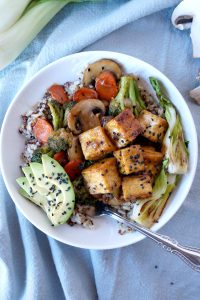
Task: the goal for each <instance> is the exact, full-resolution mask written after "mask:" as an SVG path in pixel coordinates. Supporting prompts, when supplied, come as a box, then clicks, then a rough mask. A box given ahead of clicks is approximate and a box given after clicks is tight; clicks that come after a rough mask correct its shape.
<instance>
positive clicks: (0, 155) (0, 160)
mask: <svg viewBox="0 0 200 300" xmlns="http://www.w3.org/2000/svg"><path fill="white" fill-rule="evenodd" d="M93 53H94V54H99V55H100V56H101V55H102V57H103V56H104V57H106V55H109V56H112V54H113V55H120V56H124V58H126V57H127V58H129V59H135V60H137V61H138V62H142V63H143V64H145V65H146V66H147V67H148V68H149V67H150V68H151V69H153V70H155V71H156V72H159V73H160V74H161V75H162V76H164V78H165V80H167V81H168V82H169V83H170V84H171V85H173V88H174V89H175V90H176V92H178V93H179V95H180V96H181V98H182V100H183V101H184V102H185V105H186V106H187V108H188V112H189V114H190V117H191V121H192V122H191V123H190V126H191V127H192V128H191V129H192V132H193V135H194V137H193V138H194V144H195V151H194V153H195V155H194V157H193V168H192V169H191V174H190V177H189V178H188V180H189V184H188V186H187V190H185V194H184V197H183V200H182V202H181V203H180V204H179V205H178V206H177V207H176V210H174V211H173V212H172V213H171V216H170V218H169V219H168V220H165V221H164V222H163V224H162V225H161V226H158V228H156V230H155V229H154V228H152V231H155V232H156V231H158V230H160V229H161V228H162V227H163V226H164V225H166V224H167V223H168V222H169V221H170V220H171V219H172V218H173V217H174V215H175V214H176V213H177V212H178V210H179V209H180V207H181V205H182V204H183V202H184V201H185V199H186V197H187V195H188V193H189V191H190V188H191V186H192V183H193V180H194V176H195V173H196V169H197V162H198V138H197V131H196V127H195V123H194V119H193V116H192V114H191V111H190V109H189V107H188V105H187V102H186V101H185V99H184V98H183V96H182V95H181V93H180V92H179V90H178V89H177V88H176V86H175V85H174V83H173V82H172V81H171V80H170V79H169V78H168V77H167V76H166V75H165V74H164V73H163V72H161V71H160V70H159V69H157V68H155V67H154V66H153V65H151V64H149V63H147V62H145V61H144V60H141V59H139V58H137V57H134V56H132V55H127V54H124V53H120V52H115V51H101V50H100V51H98V50H97V51H83V52H77V53H74V54H71V55H67V56H64V57H62V58H60V59H57V60H55V61H53V62H52V63H50V64H48V65H46V66H44V67H43V68H42V69H40V70H39V71H38V72H36V73H35V74H34V75H33V76H31V78H30V79H28V80H27V81H25V83H24V84H23V85H22V87H21V88H20V89H19V91H18V92H17V93H16V95H15V97H14V98H13V100H12V101H11V103H10V104H9V106H8V109H7V111H6V114H5V116H4V119H3V123H2V128H1V134H0V166H1V173H2V177H3V180H4V183H5V186H6V188H7V190H8V193H9V195H10V197H11V199H12V200H13V202H14V204H15V205H16V207H17V208H18V209H19V211H20V212H21V213H22V215H23V216H24V217H25V218H26V219H27V220H29V222H30V223H31V224H33V225H34V226H35V227H36V228H38V229H39V230H40V231H42V232H43V233H45V234H46V235H47V236H50V237H52V238H54V239H55V240H57V241H60V242H62V243H64V244H67V245H71V246H75V247H78V248H83V249H93V250H106V249H115V248H121V247H125V246H128V245H132V244H135V243H137V242H139V241H141V240H143V239H144V238H145V236H143V235H142V234H139V235H138V237H137V238H135V240H133V241H131V240H130V241H129V242H126V243H121V244H120V245H118V246H108V247H105V246H102V247H100V246H98V247H95V246H89V247H86V246H83V245H80V244H78V243H74V242H70V241H69V242H66V241H65V240H64V239H62V238H59V237H57V236H56V235H54V234H52V233H49V232H48V230H46V229H43V228H41V227H42V226H39V225H38V224H37V223H35V222H33V221H32V220H30V219H29V217H28V216H27V215H26V213H25V212H24V210H23V207H22V206H20V205H19V203H18V202H17V201H15V200H14V199H15V195H14V193H13V191H12V189H11V187H10V184H9V180H8V179H7V178H6V173H5V166H4V159H3V151H2V142H3V137H4V134H5V130H6V128H5V125H6V123H7V122H6V121H7V119H8V117H9V114H10V111H11V110H12V107H13V106H14V105H15V103H16V102H17V101H18V98H19V96H20V94H21V93H22V92H23V90H24V89H25V87H26V86H27V85H29V84H31V83H32V82H33V81H34V80H35V78H37V77H38V76H39V75H41V74H42V73H43V72H48V69H50V68H51V67H52V66H54V65H56V64H59V63H62V61H65V60H66V59H70V58H73V57H74V56H81V55H82V54H85V55H87V54H93Z"/></svg>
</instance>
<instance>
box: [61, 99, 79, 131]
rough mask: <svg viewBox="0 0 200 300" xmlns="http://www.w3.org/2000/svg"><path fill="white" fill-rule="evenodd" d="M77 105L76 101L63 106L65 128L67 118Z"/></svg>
mask: <svg viewBox="0 0 200 300" xmlns="http://www.w3.org/2000/svg"><path fill="white" fill-rule="evenodd" d="M76 104H77V102H76V101H70V102H66V103H64V104H63V108H64V119H63V126H64V127H67V118H68V114H69V112H70V110H71V109H72V108H73V107H74V106H75V105H76Z"/></svg>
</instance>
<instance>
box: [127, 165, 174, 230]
mask: <svg viewBox="0 0 200 300" xmlns="http://www.w3.org/2000/svg"><path fill="white" fill-rule="evenodd" d="M176 181H177V176H176V175H170V174H168V173H166V170H165V166H164V164H163V167H162V170H161V172H160V174H159V175H158V176H157V178H156V181H155V185H154V187H153V192H152V196H151V197H149V198H147V199H144V200H137V201H136V202H135V204H134V206H133V210H132V211H131V213H130V214H129V218H130V219H132V220H134V221H136V222H138V223H140V224H142V225H144V226H145V227H148V228H150V227H151V226H152V225H153V224H154V223H155V222H157V220H158V219H159V217H160V215H161V214H162V212H163V209H164V208H165V205H166V203H167V200H168V198H169V196H170V194H171V192H172V191H173V189H174V188H175V186H176Z"/></svg>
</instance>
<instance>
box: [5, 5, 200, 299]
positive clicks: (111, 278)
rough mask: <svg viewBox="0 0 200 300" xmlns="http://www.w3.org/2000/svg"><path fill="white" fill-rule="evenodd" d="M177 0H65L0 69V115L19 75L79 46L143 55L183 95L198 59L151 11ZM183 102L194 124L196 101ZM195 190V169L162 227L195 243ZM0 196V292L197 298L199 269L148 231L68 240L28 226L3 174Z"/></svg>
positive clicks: (166, 19)
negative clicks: (92, 244) (80, 0)
mask: <svg viewBox="0 0 200 300" xmlns="http://www.w3.org/2000/svg"><path fill="white" fill-rule="evenodd" d="M178 2H179V1H176V0H170V1H163V0H149V1H145V0H140V1H139V0H132V1H107V2H104V3H98V4H91V3H84V4H80V5H75V4H70V5H68V6H66V7H65V9H63V11H61V12H60V13H59V14H58V15H57V16H56V18H54V19H53V20H52V22H51V23H50V24H49V25H48V26H47V27H46V28H45V29H44V30H43V31H42V32H41V33H40V34H39V35H38V36H37V38H36V39H35V40H34V41H33V42H32V43H31V45H30V46H29V47H28V48H27V49H26V50H25V51H24V52H23V54H22V55H21V56H20V57H19V58H18V59H17V60H16V61H15V62H14V63H13V64H11V65H10V66H9V67H8V68H6V69H5V70H4V71H2V72H1V73H0V95H1V107H0V112H1V122H2V120H3V117H4V114H5V111H6V109H7V107H8V105H9V103H10V101H11V100H12V98H13V96H14V95H15V93H16V91H17V90H18V89H19V88H20V87H21V85H22V83H24V81H25V80H26V79H28V78H29V77H30V76H31V75H32V74H34V73H35V72H36V71H37V70H39V69H40V68H41V67H43V66H44V65H46V64H48V63H49V62H51V61H53V60H55V59H57V58H59V57H62V56H64V55H67V54H70V53H73V52H77V51H81V50H113V51H119V52H124V53H128V54H131V55H133V56H136V57H139V58H141V59H144V60H145V61H147V62H149V63H151V64H153V65H154V66H156V67H157V68H158V69H160V70H161V71H163V72H164V73H165V74H166V75H167V76H168V77H169V78H170V79H172V81H173V82H174V83H175V85H176V86H177V87H178V88H179V90H180V91H181V92H182V94H183V95H184V96H185V98H186V99H188V96H187V93H188V90H189V89H191V88H193V87H194V85H195V80H194V77H195V75H196V74H197V71H198V68H199V67H200V60H193V59H192V49H191V43H190V40H189V36H188V33H187V32H179V31H178V30H175V29H174V28H173V27H172V25H171V24H170V15H171V12H172V10H171V9H167V10H164V11H162V12H159V13H156V14H153V15H150V14H151V13H154V12H158V11H160V10H161V9H164V8H168V7H170V6H172V5H175V4H177V3H178ZM148 15H149V16H148ZM144 16H145V18H142V19H140V18H141V17H144ZM137 19H140V20H137ZM135 20H137V21H135ZM133 21H135V22H133ZM128 23H130V24H129V25H126V24H128ZM124 25H126V26H124ZM122 26H123V27H122ZM117 29H118V30H117ZM111 32H112V33H111ZM108 34H109V35H108ZM188 104H189V106H190V109H191V111H192V113H193V116H194V119H195V122H196V125H197V128H198V132H199V131H200V121H199V120H200V118H199V107H198V106H197V105H195V104H194V103H192V102H189V101H188ZM199 133H200V132H199ZM197 174H198V173H197ZM199 192H200V188H199V179H198V176H197V177H196V178H195V181H194V184H193V187H192V189H191V191H190V194H189V196H188V198H187V200H186V202H185V203H184V205H183V206H182V207H181V209H180V210H179V212H178V213H177V214H176V216H175V217H174V218H173V219H172V220H171V221H170V222H169V223H168V224H167V225H166V226H165V227H164V228H162V230H161V231H162V233H164V234H168V235H171V236H174V237H175V238H177V239H178V240H179V241H182V242H183V243H188V244H190V245H194V246H199V247H200V242H199V230H198V228H200V218H199V213H200V208H199V207H198V203H199V201H198V195H199ZM0 199H1V201H0V299H2V300H4V299H6V300H7V299H9V300H10V299H30V300H31V299H34V300H35V299H39V300H40V299H42V300H43V299H48V300H51V299H59V300H60V299H69V300H79V299H81V300H90V299H91V300H93V299H98V298H99V299H103V300H112V299H117V300H118V299H119V300H121V299H123V300H124V299H128V300H129V299H137V300H145V299H147V300H157V299H158V300H160V299H164V300H168V299H170V300H171V299H175V300H176V299H177V300H179V299H183V300H184V299H189V300H196V299H198V298H199V290H200V285H199V274H196V273H194V272H193V271H191V270H190V269H189V268H188V267H187V266H185V265H184V264H183V263H182V262H180V261H179V260H178V259H176V258H175V257H173V256H170V255H169V254H167V253H164V252H163V251H162V250H160V249H158V247H156V246H155V245H154V244H153V243H152V242H151V241H148V240H147V239H146V240H144V241H142V242H140V243H137V244H135V245H132V246H129V247H125V248H122V249H115V250H107V251H94V250H92V251H88V250H81V249H78V248H73V247H70V246H67V245H64V244H62V243H60V242H57V241H55V240H53V239H52V238H49V237H47V236H46V235H44V234H43V233H41V232H40V231H38V230H37V229H36V228H35V227H34V226H32V225H31V224H30V223H29V222H28V221H27V220H26V219H25V218H24V217H23V216H22V215H21V213H20V212H18V210H16V208H15V206H14V204H13V202H12V200H11V199H10V197H9V195H8V193H7V191H6V188H5V186H4V183H3V181H2V180H1V183H0Z"/></svg>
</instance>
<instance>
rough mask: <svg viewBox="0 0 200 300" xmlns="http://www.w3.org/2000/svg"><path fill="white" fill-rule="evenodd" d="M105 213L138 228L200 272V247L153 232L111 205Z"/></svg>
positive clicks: (106, 208)
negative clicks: (130, 219) (113, 208)
mask: <svg viewBox="0 0 200 300" xmlns="http://www.w3.org/2000/svg"><path fill="white" fill-rule="evenodd" d="M104 213H105V215H108V216H110V217H112V218H114V219H115V220H117V221H119V222H123V223H125V224H126V225H128V226H129V227H132V228H134V229H136V230H137V231H139V232H140V233H142V234H143V235H145V236H147V237H149V238H150V239H152V240H153V241H155V242H156V243H157V244H158V245H159V246H161V247H162V248H163V249H165V250H166V251H168V252H171V253H173V254H175V255H177V256H178V257H179V258H181V259H182V260H183V261H184V262H185V263H186V264H187V265H188V266H190V267H191V268H192V269H193V270H195V271H197V272H200V249H198V248H194V247H188V246H183V245H180V244H179V243H178V242H177V241H176V240H174V239H172V238H170V237H168V236H166V235H161V234H159V233H156V232H153V231H151V230H149V229H147V228H145V227H144V226H142V225H140V224H139V223H137V222H135V221H129V220H128V219H126V218H124V217H122V216H121V215H120V214H118V213H116V212H115V211H114V210H112V209H110V208H109V207H105V209H104Z"/></svg>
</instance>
